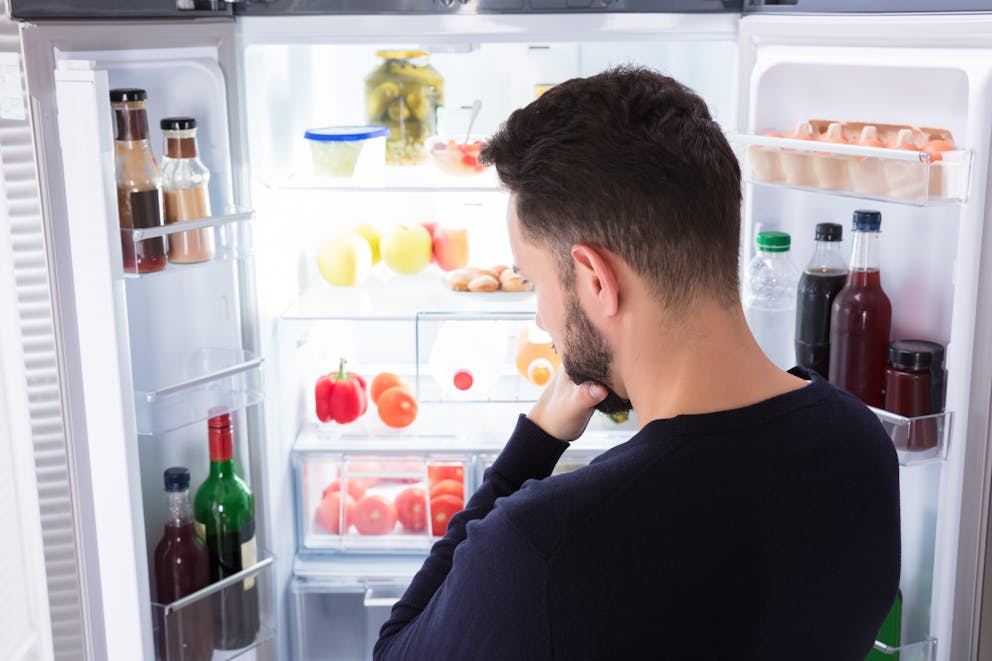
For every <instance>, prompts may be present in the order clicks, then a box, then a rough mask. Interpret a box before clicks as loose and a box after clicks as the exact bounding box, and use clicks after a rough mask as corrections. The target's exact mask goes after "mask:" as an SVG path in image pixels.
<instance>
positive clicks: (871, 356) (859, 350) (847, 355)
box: [830, 209, 892, 407]
mask: <svg viewBox="0 0 992 661" xmlns="http://www.w3.org/2000/svg"><path fill="white" fill-rule="evenodd" d="M881 225H882V214H881V213H879V212H878V211H869V210H864V209H859V210H858V211H855V212H854V254H853V257H852V260H851V272H850V273H849V274H848V276H847V284H846V285H844V288H843V289H841V290H840V292H838V294H837V297H836V298H835V299H834V304H833V307H832V308H831V311H830V382H831V383H833V384H835V385H837V386H839V387H841V388H844V389H845V390H847V391H849V392H851V393H852V394H854V395H855V396H857V397H859V398H860V399H861V401H863V402H864V403H865V404H867V405H869V406H875V407H881V406H882V371H883V370H884V368H885V358H886V350H887V348H888V344H889V332H890V330H891V327H892V304H891V303H890V302H889V297H888V296H887V295H886V294H885V292H884V291H883V290H882V274H881V271H880V270H879V265H878V240H879V237H880V228H881Z"/></svg>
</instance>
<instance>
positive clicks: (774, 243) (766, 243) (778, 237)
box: [755, 232, 792, 252]
mask: <svg viewBox="0 0 992 661" xmlns="http://www.w3.org/2000/svg"><path fill="white" fill-rule="evenodd" d="M755 242H756V243H757V244H758V250H762V251H764V252H788V251H789V246H790V245H792V238H791V237H790V236H789V233H788V232H758V238H757V239H756V241H755Z"/></svg>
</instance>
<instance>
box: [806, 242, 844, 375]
mask: <svg viewBox="0 0 992 661" xmlns="http://www.w3.org/2000/svg"><path fill="white" fill-rule="evenodd" d="M843 231H844V230H843V228H842V227H841V226H840V225H838V224H836V223H820V224H818V225H817V226H816V250H815V251H814V253H813V258H812V259H811V260H809V264H807V265H806V268H805V269H804V270H803V274H802V276H801V277H800V278H799V289H798V293H797V296H796V363H798V364H799V365H801V366H802V367H805V368H807V369H811V370H813V371H815V372H816V373H818V374H819V375H820V376H823V377H826V376H827V374H828V373H829V372H830V308H831V306H833V302H834V297H835V296H837V292H839V291H840V290H841V289H843V287H844V285H845V284H846V283H847V260H845V259H844V256H843V255H842V254H841V238H842V236H843Z"/></svg>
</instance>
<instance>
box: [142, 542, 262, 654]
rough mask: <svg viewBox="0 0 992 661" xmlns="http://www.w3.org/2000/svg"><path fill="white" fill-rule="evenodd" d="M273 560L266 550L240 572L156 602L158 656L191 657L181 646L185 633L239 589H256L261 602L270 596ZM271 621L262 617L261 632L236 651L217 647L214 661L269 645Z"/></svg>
mask: <svg viewBox="0 0 992 661" xmlns="http://www.w3.org/2000/svg"><path fill="white" fill-rule="evenodd" d="M274 561H275V558H274V557H273V555H272V554H271V553H269V552H265V551H263V553H262V557H261V558H260V559H259V560H258V562H256V563H255V564H253V565H252V566H251V567H248V568H246V569H243V570H242V571H240V572H238V573H237V574H233V575H231V576H228V577H227V578H224V579H222V580H220V581H217V582H216V583H212V584H211V585H208V586H207V587H205V588H203V589H201V590H198V591H196V592H194V593H193V594H190V595H187V596H185V597H183V598H182V599H178V600H176V601H174V602H172V603H171V604H160V603H156V602H154V601H153V602H152V626H153V629H154V633H155V640H156V645H157V646H158V647H157V649H156V652H157V654H156V658H158V659H162V660H163V661H173V660H175V659H186V658H190V657H189V649H183V646H182V644H183V642H184V640H183V636H184V635H185V636H186V637H189V636H190V633H189V632H190V630H191V628H192V630H194V631H195V630H196V629H195V627H196V626H197V625H198V624H200V623H201V621H203V620H204V619H205V620H206V621H210V620H211V619H212V618H213V608H214V607H215V605H216V604H217V603H218V602H219V601H221V600H222V599H223V600H230V599H233V598H235V597H237V596H239V595H237V594H236V591H238V590H240V591H246V590H252V589H254V590H255V591H256V593H257V594H258V595H259V600H260V601H261V600H262V599H265V598H267V597H266V595H267V594H268V593H269V592H270V591H271V590H272V589H273V586H272V567H273V564H274ZM263 612H264V609H263ZM269 620H270V618H269V617H268V616H266V615H263V616H262V618H261V621H260V622H259V629H258V633H257V635H256V636H255V640H254V642H252V643H251V644H250V645H246V646H244V647H240V648H238V649H234V650H214V652H213V656H212V657H211V659H212V661H221V660H224V661H226V660H227V659H234V658H237V657H240V656H242V655H243V654H246V653H247V652H249V651H252V650H254V651H256V652H257V651H259V650H260V648H263V647H264V648H267V647H270V646H271V645H272V641H273V639H274V637H275V627H274V623H273V622H271V621H269ZM187 639H188V638H187ZM263 658H264V657H263Z"/></svg>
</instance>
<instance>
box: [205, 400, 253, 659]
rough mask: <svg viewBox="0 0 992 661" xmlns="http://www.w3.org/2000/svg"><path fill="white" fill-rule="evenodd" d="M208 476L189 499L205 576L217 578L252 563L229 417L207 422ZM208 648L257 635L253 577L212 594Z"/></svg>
mask: <svg viewBox="0 0 992 661" xmlns="http://www.w3.org/2000/svg"><path fill="white" fill-rule="evenodd" d="M207 424H208V427H209V432H210V477H208V478H207V479H206V481H205V482H204V483H203V484H201V485H200V488H199V489H198V490H197V492H196V498H195V499H194V504H193V510H194V515H195V517H196V532H197V535H199V536H200V538H201V539H202V540H203V541H204V543H205V544H206V545H207V550H208V552H209V554H210V580H211V582H214V581H219V580H221V579H223V578H226V577H228V576H231V575H233V574H236V573H238V572H239V571H241V570H242V569H246V568H248V567H251V566H252V565H254V564H255V562H256V560H257V553H256V546H255V499H254V497H253V496H252V493H251V490H250V489H248V486H247V485H246V484H245V483H244V481H242V479H241V478H239V477H238V476H237V475H236V474H235V472H234V442H233V440H232V437H231V416H230V414H226V413H225V414H223V415H219V416H216V417H213V418H210V420H209V421H208V423H207ZM213 612H214V647H215V648H217V649H222V650H230V649H238V648H241V647H245V646H247V645H250V644H251V643H253V642H254V641H255V636H256V635H258V624H259V619H258V587H257V585H256V584H255V577H251V578H247V579H245V580H244V581H243V582H242V583H241V585H232V586H230V587H228V588H226V589H224V590H221V591H220V592H219V593H217V594H216V595H215V598H214V608H213Z"/></svg>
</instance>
